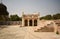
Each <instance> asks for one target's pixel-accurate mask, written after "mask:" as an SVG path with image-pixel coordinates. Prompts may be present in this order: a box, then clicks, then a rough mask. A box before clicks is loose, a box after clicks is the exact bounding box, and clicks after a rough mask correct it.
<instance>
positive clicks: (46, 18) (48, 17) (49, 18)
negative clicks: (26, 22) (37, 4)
mask: <svg viewBox="0 0 60 39" xmlns="http://www.w3.org/2000/svg"><path fill="white" fill-rule="evenodd" d="M40 19H45V20H51V19H52V16H51V15H46V16H44V17H41V18H40Z"/></svg>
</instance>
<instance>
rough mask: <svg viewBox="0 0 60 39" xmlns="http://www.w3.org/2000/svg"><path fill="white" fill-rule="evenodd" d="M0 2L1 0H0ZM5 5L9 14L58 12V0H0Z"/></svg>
mask: <svg viewBox="0 0 60 39" xmlns="http://www.w3.org/2000/svg"><path fill="white" fill-rule="evenodd" d="M0 2H1V0H0ZM2 3H3V4H4V5H6V6H7V10H8V12H9V15H14V14H17V15H18V16H22V12H24V13H25V14H34V13H38V12H40V16H45V15H48V14H51V15H53V14H56V13H60V0H2Z"/></svg>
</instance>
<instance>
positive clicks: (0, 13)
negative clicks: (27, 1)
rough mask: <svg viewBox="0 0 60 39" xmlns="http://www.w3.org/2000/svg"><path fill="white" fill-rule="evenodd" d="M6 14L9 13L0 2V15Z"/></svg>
mask: <svg viewBox="0 0 60 39" xmlns="http://www.w3.org/2000/svg"><path fill="white" fill-rule="evenodd" d="M8 14H9V13H8V11H7V7H6V6H5V5H4V4H2V3H0V15H8Z"/></svg>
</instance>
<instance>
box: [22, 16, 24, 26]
mask: <svg viewBox="0 0 60 39" xmlns="http://www.w3.org/2000/svg"><path fill="white" fill-rule="evenodd" d="M22 26H24V19H23V17H22Z"/></svg>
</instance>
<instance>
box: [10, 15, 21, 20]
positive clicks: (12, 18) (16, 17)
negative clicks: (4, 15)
mask: <svg viewBox="0 0 60 39" xmlns="http://www.w3.org/2000/svg"><path fill="white" fill-rule="evenodd" d="M20 20H21V18H20V17H19V16H18V15H10V21H20Z"/></svg>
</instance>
